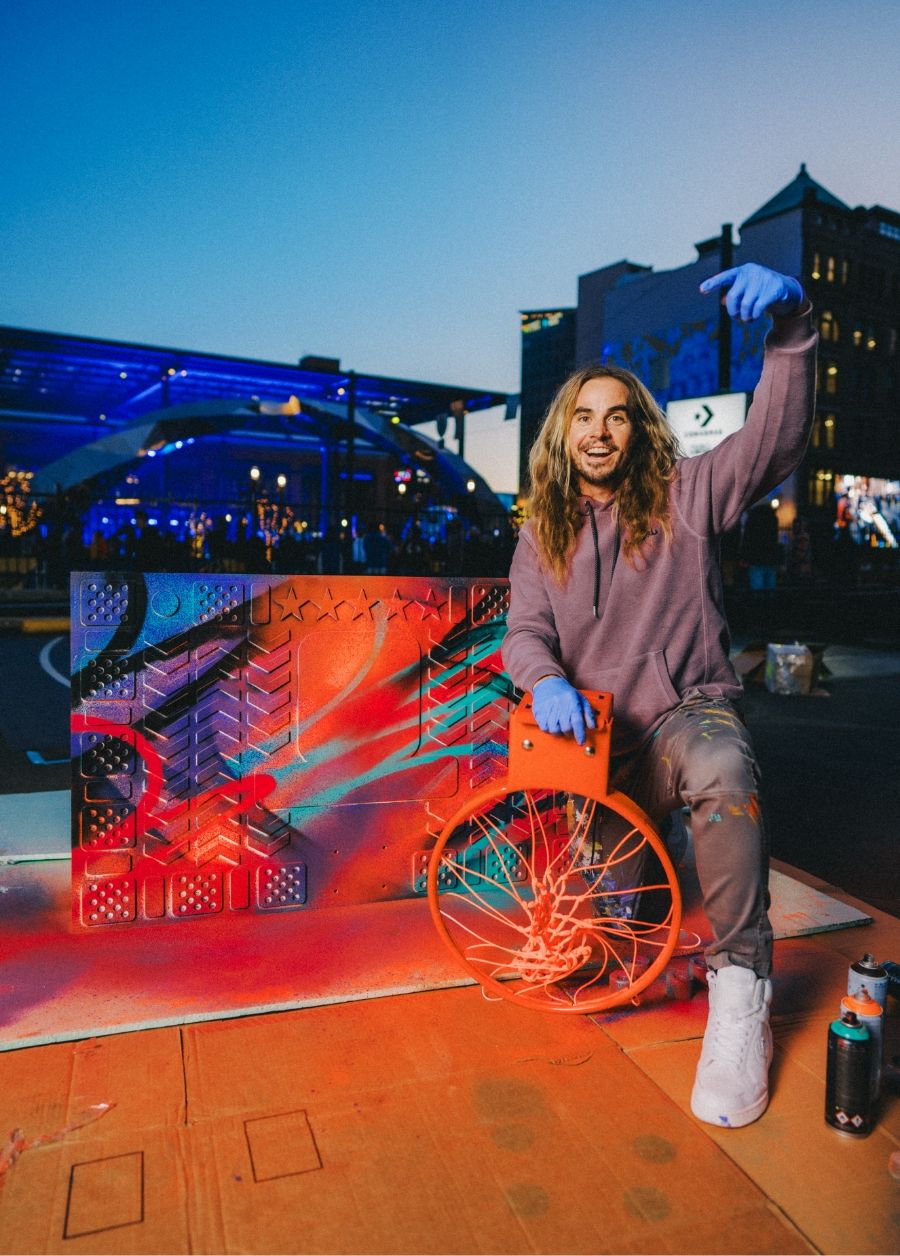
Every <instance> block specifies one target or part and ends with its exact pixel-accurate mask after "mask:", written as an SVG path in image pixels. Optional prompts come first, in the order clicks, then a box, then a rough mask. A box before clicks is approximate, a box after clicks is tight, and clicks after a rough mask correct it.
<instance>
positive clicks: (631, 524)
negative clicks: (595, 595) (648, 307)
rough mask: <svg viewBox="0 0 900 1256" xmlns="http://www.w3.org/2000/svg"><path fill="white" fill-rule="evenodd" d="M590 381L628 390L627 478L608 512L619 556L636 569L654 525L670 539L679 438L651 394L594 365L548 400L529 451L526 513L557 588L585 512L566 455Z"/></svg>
mask: <svg viewBox="0 0 900 1256" xmlns="http://www.w3.org/2000/svg"><path fill="white" fill-rule="evenodd" d="M591 379H617V380H619V381H620V382H621V383H623V384H624V385H625V387H626V388H627V389H628V401H627V403H626V408H627V411H628V417H629V419H630V420H631V440H630V443H629V447H628V452H627V461H626V464H625V476H624V478H623V480H622V482H621V484H620V485H619V486H618V488H617V490H616V499H615V505H614V509H615V511H616V515H617V521H618V524H619V527H620V529H621V532H622V554H623V556H624V557H625V558H626V559H627V560H628V561H629V562H631V563H632V565H634V561H635V557H636V555H637V554H638V552H639V551H640V548H641V546H642V545H643V544H644V542H645V541H646V540H647V538H648V536H650V534H651V532H652V531H653V530H654V527H658V528H660V529H661V530H662V532H663V535H664V536H665V538H666V540H667V541H670V540H671V538H672V523H671V518H670V514H669V484H670V483H671V480H672V475H673V472H674V468H675V459H676V458H677V457H678V455H679V452H680V451H679V448H678V440H677V438H676V436H675V434H674V432H673V431H672V429H671V428H670V427H669V425H668V423H667V422H666V416H665V415H664V414H663V412H662V410H661V409H660V408H659V406H658V405H657V403H656V400H655V398H654V396H653V394H652V393H651V392H650V390H649V389H648V388H645V386H644V385H643V384H642V383H641V381H640V380H639V379H638V378H637V376H636V375H632V373H631V371H626V370H625V369H624V368H623V367H621V366H608V365H597V364H595V365H592V366H585V367H582V368H581V370H579V371H576V372H575V373H574V374H573V375H570V376H569V378H568V379H567V380H566V382H565V383H564V384H563V385H562V387H561V388H560V390H559V392H557V394H556V396H555V397H554V398H553V401H552V402H551V403H550V408H549V410H548V411H547V416H546V418H545V419H544V422H543V423H542V425H541V429H540V431H539V432H538V434H537V437H536V438H535V442H534V444H533V445H532V447H531V453H530V454H529V458H528V470H529V475H530V478H531V495H530V497H529V499H528V513H529V515H530V516H531V518H532V519H533V521H534V536H535V540H536V542H537V546H538V553H539V555H540V557H541V559H542V560H543V562H544V563H545V565H546V566H547V567H548V568H549V569H550V571H551V572H552V573H553V575H554V576H555V578H556V580H557V581H558V583H559V584H561V585H562V584H565V581H566V576H567V574H568V567H569V560H570V558H571V556H572V552H573V551H574V549H575V542H576V539H577V536H578V531H579V529H580V528H581V526H582V525H583V523H584V515H583V514H582V512H581V510H580V509H579V504H578V496H579V494H578V480H577V475H576V473H575V472H574V470H573V467H572V460H571V457H570V455H569V425H570V423H571V421H572V415H573V414H574V412H575V405H576V402H577V400H578V394H579V393H580V392H581V389H582V387H583V386H584V385H585V384H586V383H587V382H588V380H591Z"/></svg>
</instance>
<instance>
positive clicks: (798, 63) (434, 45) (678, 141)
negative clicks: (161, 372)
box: [0, 0, 900, 488]
mask: <svg viewBox="0 0 900 1256" xmlns="http://www.w3.org/2000/svg"><path fill="white" fill-rule="evenodd" d="M898 47H900V5H898V4H896V3H895V2H894V0H856V2H855V3H844V2H843V0H819V2H818V3H809V2H807V0H787V2H785V0H780V2H778V3H773V2H772V0H756V2H755V3H753V4H750V5H737V4H732V3H728V2H719V3H713V2H711V0H699V2H697V3H686V2H684V0H682V2H681V3H674V2H671V0H630V3H628V4H621V3H615V4H614V3H607V2H606V0H593V2H591V0H556V2H555V3H549V2H548V0H543V2H540V0H515V2H513V0H481V3H478V4H476V3H472V2H470V0H466V2H465V3H460V2H459V0H440V2H437V0H421V2H420V3H411V2H405V0H379V2H377V3H374V2H369V0H365V2H363V0H328V2H327V3H320V2H319V0H294V2H293V3H284V2H278V0H269V2H267V0H256V2H255V3H237V2H233V0H231V2H230V0H219V2H218V3H206V2H205V0H204V2H200V3H192V2H191V0H183V2H182V3H180V4H177V5H176V4H174V3H171V2H170V0H157V2H156V3H154V4H152V5H148V4H146V3H144V2H143V0H117V2H111V0H110V2H103V3H100V2H96V3H95V2H93V0H81V2H78V3H76V2H73V0H29V2H28V3H27V4H23V5H19V6H17V10H16V11H15V12H14V11H13V8H12V6H11V5H7V6H6V8H5V14H4V16H3V18H2V19H0V81H2V82H3V92H2V107H3V112H4V115H5V117H4V128H3V130H4V162H3V165H4V174H3V181H2V190H0V231H2V239H3V247H2V249H0V322H5V323H8V324H13V325H17V326H26V327H36V328H41V329H47V330H56V331H65V332H74V333H83V334H92V335H98V336H108V337H112V338H116V339H123V340H137V341H144V342H149V343H158V344H168V345H173V346H177V347H184V348H192V349H201V350H210V351H216V352H224V353H235V354H241V355H246V356H253V357H262V358H269V359H275V360H281V361H292V360H296V359H297V358H298V357H299V356H300V355H301V354H303V353H322V354H328V355H331V356H335V357H340V358H341V359H342V361H343V363H344V365H345V366H353V367H355V368H356V369H358V370H364V371H373V372H376V373H383V374H398V375H407V376H412V377H416V378H422V379H431V380H438V381H446V382H451V383H460V384H468V385H476V386H483V387H487V388H497V389H501V390H509V391H516V390H517V388H518V373H519V334H518V311H519V310H520V309H521V308H529V307H535V306H542V305H552V304H574V302H575V299H576V284H577V277H578V275H579V274H580V273H583V272H585V271H588V270H592V269H594V268H595V267H597V266H602V265H605V264H607V263H609V262H612V261H616V260H618V259H619V258H621V257H626V256H627V257H629V258H631V259H632V260H634V261H638V262H642V263H645V264H652V265H654V266H655V267H657V268H659V269H664V268H666V267H670V266H676V265H681V264H684V263H686V262H688V261H690V260H691V258H692V257H693V247H692V246H693V243H694V242H695V241H697V240H701V239H703V238H705V237H707V236H709V235H712V234H714V233H715V232H717V231H718V229H719V227H720V224H721V223H722V222H724V221H733V222H735V223H739V222H740V221H741V219H743V218H745V217H747V216H748V215H749V214H750V213H751V212H752V211H753V210H754V209H756V208H757V207H758V206H759V205H760V204H762V203H763V202H764V201H765V200H767V199H768V198H769V197H770V196H772V195H773V194H774V193H775V192H776V191H778V189H779V188H781V187H782V186H783V185H784V184H785V183H787V182H789V181H790V180H791V179H792V178H793V177H794V175H795V174H796V172H797V169H798V167H799V165H800V162H801V161H806V162H807V165H808V167H809V171H810V174H811V175H812V176H813V177H814V178H816V179H818V180H819V181H820V182H821V183H823V184H825V186H826V187H828V188H829V189H830V190H831V191H833V192H834V193H835V194H836V195H837V196H839V197H841V198H842V199H843V200H846V201H848V202H849V203H850V204H867V205H868V204H874V203H880V204H883V205H888V206H891V207H893V208H900V128H898V125H897V121H898V118H897V93H896V81H897V79H896V66H897V62H896V52H897V48H898ZM485 423H486V424H487V426H486V427H485V429H484V433H483V437H484V438H485V439H486V441H487V446H490V447H492V448H493V449H494V452H495V456H496V453H497V450H498V449H500V447H501V445H500V444H499V443H498V442H502V438H503V437H504V436H506V437H509V436H510V435H511V433H510V431H509V428H510V425H507V429H506V430H501V428H502V425H501V424H500V420H499V419H496V420H485ZM491 424H493V426H491ZM473 427H474V424H473ZM473 439H474V441H475V444H474V445H473V446H472V448H473V449H476V448H477V442H478V439H479V438H478V435H477V433H475V434H474V435H473ZM487 446H486V448H487ZM503 448H504V449H505V446H504V447H503ZM508 456H510V455H507V454H506V453H504V454H503V457H504V458H507V457H508ZM473 460H476V461H477V459H476V457H475V455H474V454H473ZM494 478H495V479H497V478H502V476H500V473H499V472H498V474H497V476H495V477H494ZM495 487H500V488H502V487H504V486H503V485H502V484H500V483H497V484H495Z"/></svg>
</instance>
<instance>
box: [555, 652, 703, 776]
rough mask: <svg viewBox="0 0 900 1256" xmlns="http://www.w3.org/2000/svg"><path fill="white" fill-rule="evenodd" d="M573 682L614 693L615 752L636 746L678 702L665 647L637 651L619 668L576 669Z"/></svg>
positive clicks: (582, 686)
mask: <svg viewBox="0 0 900 1256" xmlns="http://www.w3.org/2000/svg"><path fill="white" fill-rule="evenodd" d="M575 683H576V685H577V686H578V688H580V689H602V690H604V691H606V692H607V693H611V694H612V695H613V745H614V749H615V750H616V752H617V753H621V752H622V751H624V750H631V749H633V748H634V747H635V746H639V745H640V744H641V742H643V741H645V740H646V738H647V737H648V736H649V734H650V733H651V732H652V731H653V729H654V728H655V727H656V726H657V725H658V724H659V722H660V720H661V719H662V717H663V716H664V715H666V714H667V713H668V712H669V711H672V710H674V709H675V707H677V706H678V704H679V702H680V701H681V699H680V697H679V696H678V691H677V690H676V688H675V686H674V685H673V684H672V678H671V676H670V675H669V669H668V667H667V666H666V656H665V651H664V650H651V651H650V652H649V653H647V654H636V655H634V657H632V658H630V659H628V660H627V662H625V663H623V664H622V665H621V666H620V667H604V668H593V667H590V668H588V667H585V668H579V669H578V672H577V678H576V681H575Z"/></svg>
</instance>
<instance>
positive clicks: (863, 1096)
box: [825, 1012, 872, 1138]
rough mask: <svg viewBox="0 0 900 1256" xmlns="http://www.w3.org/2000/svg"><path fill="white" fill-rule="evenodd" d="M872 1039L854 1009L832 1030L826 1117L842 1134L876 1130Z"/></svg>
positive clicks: (827, 1079) (827, 1076)
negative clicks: (871, 1082)
mask: <svg viewBox="0 0 900 1256" xmlns="http://www.w3.org/2000/svg"><path fill="white" fill-rule="evenodd" d="M871 1053H872V1040H871V1038H870V1037H869V1031H868V1029H866V1027H865V1025H861V1024H860V1023H859V1018H858V1017H857V1016H856V1014H855V1013H854V1012H845V1013H844V1015H843V1016H842V1017H841V1019H840V1020H836V1021H832V1022H831V1025H830V1026H829V1029H828V1063H827V1068H826V1072H825V1120H826V1121H827V1122H828V1124H829V1125H833V1126H834V1128H835V1129H836V1130H840V1131H841V1133H842V1134H853V1135H855V1136H856V1137H857V1138H864V1137H865V1136H866V1134H870V1133H871V1132H872V1094H871V1084H870V1079H871V1075H872V1054H871Z"/></svg>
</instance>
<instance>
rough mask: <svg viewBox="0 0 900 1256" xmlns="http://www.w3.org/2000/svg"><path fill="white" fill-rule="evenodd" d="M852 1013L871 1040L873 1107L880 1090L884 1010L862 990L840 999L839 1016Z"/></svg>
mask: <svg viewBox="0 0 900 1256" xmlns="http://www.w3.org/2000/svg"><path fill="white" fill-rule="evenodd" d="M845 1012H853V1013H855V1015H856V1019H857V1020H858V1021H859V1023H860V1024H861V1025H865V1027H866V1029H868V1031H869V1037H870V1039H871V1040H872V1058H871V1069H872V1073H871V1088H870V1089H871V1099H872V1105H873V1107H874V1105H875V1101H876V1099H877V1098H878V1091H879V1089H880V1088H881V1066H882V1061H883V1058H884V1008H883V1007H882V1006H881V1005H880V1004H878V1003H876V1002H875V1000H874V999H870V998H869V996H868V995H867V994H866V991H865V990H864V989H863V990H862V991H861V992H860V993H859V994H845V995H844V997H843V998H842V999H841V1015H842V1016H843V1014H844V1013H845Z"/></svg>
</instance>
